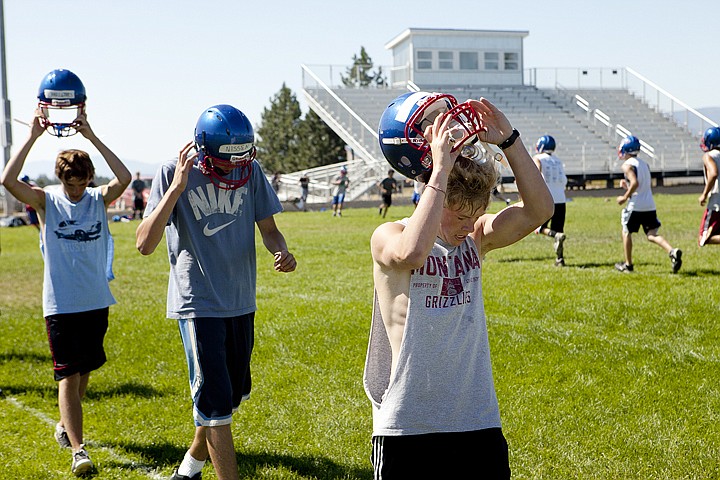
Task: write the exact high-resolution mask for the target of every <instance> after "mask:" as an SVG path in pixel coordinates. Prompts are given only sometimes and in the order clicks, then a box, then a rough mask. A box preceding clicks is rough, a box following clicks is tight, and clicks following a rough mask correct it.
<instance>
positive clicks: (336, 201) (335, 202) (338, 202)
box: [332, 193, 345, 205]
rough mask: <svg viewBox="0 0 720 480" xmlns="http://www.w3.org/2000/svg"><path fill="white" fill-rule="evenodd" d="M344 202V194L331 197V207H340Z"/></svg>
mask: <svg viewBox="0 0 720 480" xmlns="http://www.w3.org/2000/svg"><path fill="white" fill-rule="evenodd" d="M344 201H345V194H344V193H339V194H337V195H335V196H334V197H333V199H332V204H333V205H342V204H343V202H344Z"/></svg>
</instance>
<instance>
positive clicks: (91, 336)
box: [45, 307, 110, 381]
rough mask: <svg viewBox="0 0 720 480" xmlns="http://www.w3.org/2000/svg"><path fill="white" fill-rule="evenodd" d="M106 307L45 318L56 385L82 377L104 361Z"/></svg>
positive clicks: (106, 326) (108, 311) (107, 311)
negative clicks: (66, 379)
mask: <svg viewBox="0 0 720 480" xmlns="http://www.w3.org/2000/svg"><path fill="white" fill-rule="evenodd" d="M109 313H110V309H109V308H108V307H105V308H101V309H98V310H89V311H87V312H77V313H62V314H58V315H49V316H47V317H45V327H46V328H47V334H48V340H49V342H50V353H51V354H52V359H53V371H54V372H55V381H60V380H62V379H63V378H67V377H70V376H72V375H75V374H76V373H77V374H80V375H85V374H86V373H90V372H92V371H93V370H97V369H98V368H100V367H101V366H103V364H104V363H105V362H106V361H107V357H106V356H105V348H104V347H103V342H104V340H105V333H106V332H107V329H108V315H109Z"/></svg>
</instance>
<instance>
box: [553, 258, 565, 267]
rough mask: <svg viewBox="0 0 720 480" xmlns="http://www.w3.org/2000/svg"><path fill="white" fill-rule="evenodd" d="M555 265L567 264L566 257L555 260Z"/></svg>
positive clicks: (562, 265)
mask: <svg viewBox="0 0 720 480" xmlns="http://www.w3.org/2000/svg"><path fill="white" fill-rule="evenodd" d="M555 266H556V267H564V266H565V259H564V258H558V259H557V260H555Z"/></svg>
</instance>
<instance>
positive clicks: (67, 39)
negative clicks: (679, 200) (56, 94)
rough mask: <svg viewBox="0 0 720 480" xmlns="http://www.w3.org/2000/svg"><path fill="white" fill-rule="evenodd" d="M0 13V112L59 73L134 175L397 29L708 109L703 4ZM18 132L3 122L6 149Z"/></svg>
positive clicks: (712, 49)
mask: <svg viewBox="0 0 720 480" xmlns="http://www.w3.org/2000/svg"><path fill="white" fill-rule="evenodd" d="M406 5H411V6H410V7H408V6H406ZM4 12H5V48H6V55H7V83H8V97H9V99H10V102H11V113H12V117H14V118H18V119H21V120H25V121H27V120H29V119H30V118H31V115H32V112H33V110H34V108H35V106H36V103H37V89H38V85H39V83H40V81H41V79H42V78H43V77H44V76H45V74H47V73H48V72H50V71H51V70H53V69H56V68H65V69H68V70H71V71H73V72H75V73H76V74H77V75H78V76H79V77H80V78H81V79H82V81H83V83H84V84H85V87H86V89H87V94H88V104H87V105H88V106H87V112H88V120H89V121H90V124H91V126H92V127H93V129H94V130H95V132H96V133H97V134H98V135H99V136H100V137H101V138H102V139H103V141H104V142H105V143H106V144H107V145H108V146H109V147H110V148H111V149H113V150H114V151H115V152H116V153H117V154H118V155H119V156H120V158H121V159H123V160H125V161H128V162H129V163H130V162H133V164H134V162H144V163H147V164H148V168H147V169H144V170H147V171H144V172H143V173H147V174H153V173H154V170H155V165H157V164H158V163H159V162H162V161H164V160H167V159H170V158H173V157H175V156H177V152H178V151H179V149H180V147H181V146H183V145H184V144H185V143H186V142H188V141H190V140H191V139H192V134H193V129H194V127H195V122H196V120H197V118H198V116H199V115H200V113H201V112H202V110H203V109H204V108H206V107H208V106H210V105H214V104H217V103H229V104H232V105H234V106H236V107H238V108H240V109H241V110H243V111H244V112H245V114H246V115H247V116H248V117H249V118H250V120H251V121H252V122H253V124H255V125H257V124H258V123H259V122H260V116H261V113H262V111H263V109H264V108H266V107H268V106H269V104H270V99H271V98H272V97H273V95H275V94H276V93H277V92H278V91H279V90H280V88H281V86H282V84H283V82H285V83H286V84H287V86H288V87H289V88H290V89H292V91H293V92H294V93H295V94H296V95H297V96H298V99H300V98H301V87H302V75H301V69H300V65H301V64H308V65H329V64H332V65H347V64H349V63H350V62H351V59H352V56H353V55H355V54H357V53H359V51H360V47H361V46H364V47H365V49H366V50H367V52H368V53H369V55H370V57H371V58H372V60H373V62H374V64H375V65H390V64H391V55H390V52H389V51H387V50H385V48H384V45H385V44H386V43H387V42H388V41H389V40H391V39H392V38H394V37H395V36H396V35H398V34H399V33H401V32H402V31H404V30H405V29H407V28H458V29H488V30H527V31H528V32H529V35H528V37H527V38H526V39H525V65H524V66H525V68H533V67H588V68H595V67H631V68H632V69H634V70H635V71H637V72H639V73H640V74H642V75H644V76H645V77H647V78H649V79H650V80H652V81H654V82H655V83H657V84H659V85H660V86H661V87H662V88H664V89H665V90H667V91H669V92H670V93H672V94H673V95H675V96H676V97H678V98H680V99H681V100H683V101H684V102H686V103H687V104H689V105H690V106H692V107H695V108H704V107H718V106H720V84H719V82H718V79H720V62H718V61H717V55H716V53H717V33H716V31H715V30H716V27H715V26H713V24H712V23H710V22H707V21H706V19H710V18H715V15H716V12H717V2H712V1H698V0H687V1H685V2H681V3H678V2H675V1H673V2H670V1H667V0H660V1H654V2H649V1H644V0H635V1H627V0H605V1H602V2H577V1H560V0H544V1H543V0H540V1H538V0H523V1H501V2H488V1H478V0H469V1H465V0H458V1H454V2H438V1H426V0H417V1H414V2H405V3H403V2H400V3H397V4H395V3H393V2H388V1H387V0H364V1H356V2H355V1H354V2H345V1H338V2H328V1H327V0H306V1H304V2H295V1H293V2H290V1H287V0H276V1H253V2H250V1H243V0H204V1H199V0H194V1H191V0H122V1H111V0H64V1H57V0H53V1H50V0H4ZM303 108H305V107H304V106H303ZM26 136H27V127H25V126H23V125H21V124H19V123H17V122H13V153H14V152H16V151H17V149H18V148H19V146H20V144H21V143H22V142H23V141H24V140H25V138H26ZM65 148H82V149H85V150H88V151H89V152H90V153H91V155H92V156H93V160H94V161H95V163H96V167H97V168H98V173H100V174H104V172H107V171H108V170H107V167H106V166H105V164H104V162H103V161H102V159H101V158H100V157H99V156H98V155H97V152H96V151H95V150H94V149H93V148H92V145H90V144H89V143H88V142H87V141H86V140H85V139H83V138H81V137H80V136H79V135H78V136H76V137H72V138H70V139H63V140H59V139H57V138H54V137H51V136H50V135H47V134H46V135H43V137H41V138H40V140H38V142H37V143H36V145H35V148H34V149H33V151H32V152H31V153H30V157H29V159H28V161H29V162H30V163H34V162H40V161H50V162H52V161H53V160H54V158H55V155H56V153H57V151H58V150H61V149H65ZM131 168H132V167H131ZM45 173H46V174H48V175H49V176H52V171H51V170H50V171H47V172H45ZM31 176H34V175H33V174H32V172H31Z"/></svg>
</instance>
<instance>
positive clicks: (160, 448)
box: [107, 443, 372, 480]
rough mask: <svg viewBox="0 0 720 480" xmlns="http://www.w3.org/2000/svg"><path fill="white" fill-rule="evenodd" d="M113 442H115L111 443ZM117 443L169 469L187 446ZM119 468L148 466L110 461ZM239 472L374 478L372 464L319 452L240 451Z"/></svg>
mask: <svg viewBox="0 0 720 480" xmlns="http://www.w3.org/2000/svg"><path fill="white" fill-rule="evenodd" d="M107 446H111V445H107ZM117 447H120V448H123V449H125V450H126V451H128V452H131V453H135V454H138V455H141V456H143V458H146V459H148V461H149V462H150V463H152V464H153V465H154V466H155V467H156V468H157V469H159V470H160V469H163V470H164V469H169V468H170V467H175V466H177V465H179V464H180V461H181V460H182V458H183V456H184V455H185V452H186V451H187V447H177V446H176V445H172V444H169V443H154V444H152V445H140V444H137V443H120V444H117ZM108 463H109V464H113V465H114V466H116V467H117V468H131V469H136V468H139V469H143V470H147V469H148V467H147V466H145V467H143V466H141V465H128V464H125V463H119V462H108ZM237 463H238V472H239V474H240V478H261V477H264V476H266V474H267V472H263V470H264V469H266V468H282V469H285V470H289V471H291V472H294V473H295V474H297V475H300V476H303V477H307V478H323V479H329V480H333V479H368V480H369V479H371V478H372V468H371V467H370V466H369V464H370V460H369V459H368V467H367V468H357V467H350V466H347V465H342V464H339V463H337V462H335V461H334V460H331V459H329V458H327V457H322V456H316V455H300V456H292V455H281V454H275V453H268V452H249V451H246V452H243V453H238V454H237Z"/></svg>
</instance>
